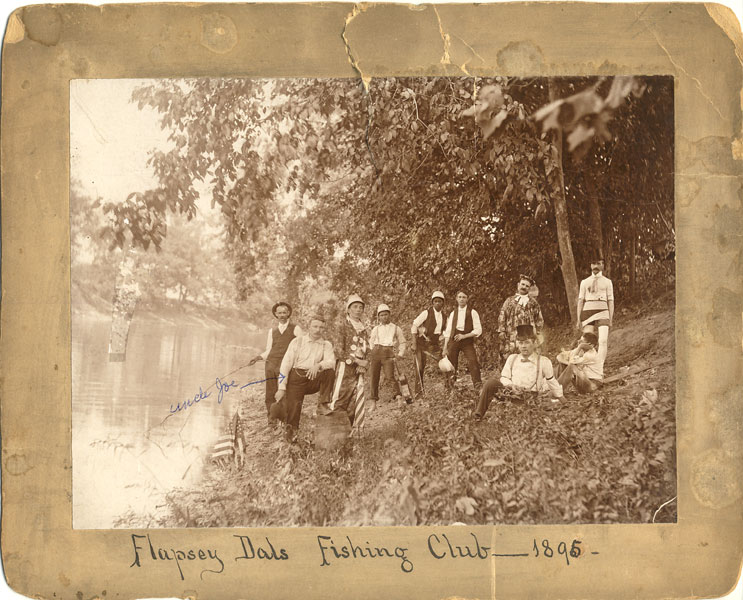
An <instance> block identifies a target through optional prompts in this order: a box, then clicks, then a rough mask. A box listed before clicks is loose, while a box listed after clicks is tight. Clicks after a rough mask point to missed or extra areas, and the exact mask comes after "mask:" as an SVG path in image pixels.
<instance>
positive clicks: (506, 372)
mask: <svg viewBox="0 0 743 600" xmlns="http://www.w3.org/2000/svg"><path fill="white" fill-rule="evenodd" d="M517 356H518V354H511V355H510V356H509V357H508V358H507V359H506V364H504V365H503V370H502V371H501V372H500V382H501V383H502V384H503V385H505V386H506V387H510V386H512V385H513V381H511V372H512V371H513V361H514V360H516V357H517Z"/></svg>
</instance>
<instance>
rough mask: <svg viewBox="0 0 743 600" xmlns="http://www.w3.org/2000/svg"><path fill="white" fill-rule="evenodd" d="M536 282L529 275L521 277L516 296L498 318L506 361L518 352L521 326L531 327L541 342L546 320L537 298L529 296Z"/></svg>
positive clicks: (509, 300) (502, 353)
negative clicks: (517, 335) (517, 340)
mask: <svg viewBox="0 0 743 600" xmlns="http://www.w3.org/2000/svg"><path fill="white" fill-rule="evenodd" d="M532 285H534V280H533V279H532V278H531V277H529V276H528V275H521V276H520V277H519V283H518V286H517V287H516V294H515V295H513V296H509V297H508V298H506V301H505V302H504V303H503V306H502V307H501V309H500V315H499V317H498V337H499V338H500V353H501V357H502V358H503V359H504V360H505V359H506V358H507V357H508V356H509V355H511V354H514V353H515V352H518V345H517V343H516V328H517V327H518V326H519V325H531V326H532V327H533V329H534V332H535V334H536V339H537V340H539V338H540V336H541V333H542V327H544V318H543V317H542V309H541V308H540V306H539V302H537V300H536V298H532V297H531V296H530V295H529V290H530V289H531V287H532Z"/></svg>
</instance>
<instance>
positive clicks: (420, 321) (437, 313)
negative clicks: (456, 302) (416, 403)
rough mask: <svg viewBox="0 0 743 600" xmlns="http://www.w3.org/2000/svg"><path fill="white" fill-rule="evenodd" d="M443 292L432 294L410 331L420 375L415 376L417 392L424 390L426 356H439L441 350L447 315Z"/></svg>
mask: <svg viewBox="0 0 743 600" xmlns="http://www.w3.org/2000/svg"><path fill="white" fill-rule="evenodd" d="M443 308H444V294H443V292H439V291H435V292H434V293H433V294H432V295H431V306H430V307H429V308H427V309H426V310H424V311H423V312H422V313H421V314H419V315H418V316H417V317H416V318H415V320H414V321H413V326H412V327H411V328H410V333H412V334H413V350H414V351H415V366H416V368H417V370H418V376H417V377H416V378H415V393H416V395H418V394H420V393H421V392H422V391H423V371H424V370H425V368H426V356H427V355H428V354H432V355H433V356H435V357H437V358H438V356H439V353H440V352H441V338H442V337H443V336H444V330H445V329H446V315H445V314H444V311H443Z"/></svg>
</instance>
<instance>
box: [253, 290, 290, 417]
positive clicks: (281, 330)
mask: <svg viewBox="0 0 743 600" xmlns="http://www.w3.org/2000/svg"><path fill="white" fill-rule="evenodd" d="M271 312H272V313H273V316H274V317H276V320H277V321H278V324H277V325H276V326H275V327H273V328H271V329H269V330H268V338H267V340H266V349H265V350H264V351H263V353H261V354H258V355H257V356H255V357H253V358H252V359H251V360H250V362H249V363H248V364H249V365H251V366H252V365H254V364H255V363H257V362H258V361H259V360H265V361H266V412H267V413H268V422H269V423H273V422H275V419H273V418H271V405H272V404H273V403H274V402H275V401H276V400H275V397H276V391H277V390H278V389H279V381H278V380H279V371H280V369H281V359H283V358H284V354H286V349H287V348H288V347H289V343H290V342H291V341H292V340H293V339H294V338H295V337H299V336H300V335H302V328H301V327H300V326H299V325H295V324H294V323H290V322H289V318H290V317H291V316H292V307H291V306H289V304H287V303H286V302H277V303H276V304H274V305H273V308H272V309H271ZM284 375H285V376H288V375H289V373H284Z"/></svg>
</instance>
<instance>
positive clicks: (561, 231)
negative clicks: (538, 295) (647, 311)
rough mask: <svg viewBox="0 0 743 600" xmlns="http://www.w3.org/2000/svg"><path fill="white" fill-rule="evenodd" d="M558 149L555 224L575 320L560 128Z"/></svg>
mask: <svg viewBox="0 0 743 600" xmlns="http://www.w3.org/2000/svg"><path fill="white" fill-rule="evenodd" d="M549 94H550V100H555V99H556V98H557V90H556V88H555V82H554V81H553V80H552V79H550V81H549ZM553 143H554V146H555V149H556V151H557V152H556V157H555V170H556V171H557V177H556V180H557V181H556V185H555V187H556V188H557V189H556V194H555V198H554V204H555V224H556V226H557V243H558V246H559V248H560V259H561V260H560V269H561V270H562V280H563V282H564V283H565V294H566V296H567V298H568V306H569V307H570V317H571V319H572V321H573V322H576V321H577V320H578V312H577V305H578V277H577V275H576V272H575V258H574V257H573V245H572V243H571V241H570V225H569V223H568V207H567V202H566V200H565V174H564V172H563V169H562V155H563V151H562V130H561V129H560V130H558V131H557V133H556V134H555V136H554V138H553Z"/></svg>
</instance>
